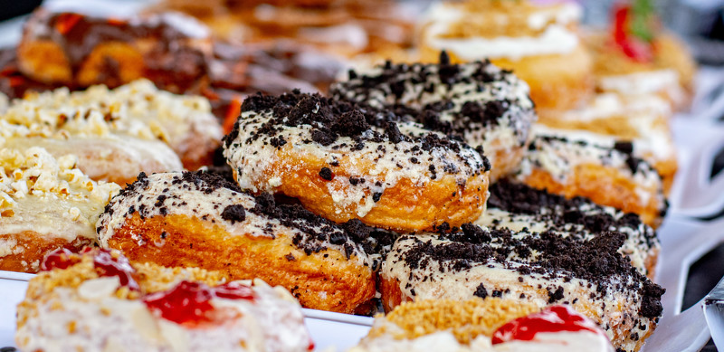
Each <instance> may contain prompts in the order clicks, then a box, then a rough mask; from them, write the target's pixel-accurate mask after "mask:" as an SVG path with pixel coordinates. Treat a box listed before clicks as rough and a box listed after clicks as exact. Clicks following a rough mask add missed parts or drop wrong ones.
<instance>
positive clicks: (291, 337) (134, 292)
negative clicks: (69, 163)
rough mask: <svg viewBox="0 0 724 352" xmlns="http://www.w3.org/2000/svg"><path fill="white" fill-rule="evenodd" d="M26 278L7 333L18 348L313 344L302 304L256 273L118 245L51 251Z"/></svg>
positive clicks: (159, 351) (294, 347) (96, 351)
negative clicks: (236, 277) (149, 260)
mask: <svg viewBox="0 0 724 352" xmlns="http://www.w3.org/2000/svg"><path fill="white" fill-rule="evenodd" d="M43 266H44V269H45V270H48V271H45V272H42V273H40V274H39V275H38V276H36V277H34V278H33V279H32V280H30V283H29V286H28V290H27V293H26V295H25V299H24V300H23V302H21V303H20V305H19V306H18V320H17V331H16V334H15V341H16V343H17V344H18V347H20V348H21V349H23V350H24V351H45V352H54V351H76V350H77V351H85V352H101V351H103V352H107V351H152V352H167V351H237V352H243V351H270V352H271V351H274V352H292V351H296V352H302V351H310V350H312V349H313V344H312V343H311V340H310V336H309V332H308V331H307V329H306V327H305V326H304V317H303V315H302V310H301V309H300V307H299V303H297V302H296V301H295V300H294V299H293V298H292V297H291V296H290V295H289V293H288V292H286V290H284V289H281V288H278V287H277V288H272V287H270V286H269V285H267V284H265V283H264V282H263V281H261V280H254V281H253V282H242V281H232V282H228V281H226V279H225V277H224V276H223V275H220V274H218V273H215V272H207V271H205V270H202V269H197V268H173V269H170V268H164V267H160V266H158V265H154V264H141V263H136V262H129V261H128V259H127V258H125V257H123V256H122V255H121V254H120V252H118V251H106V250H92V251H89V252H86V253H84V254H83V255H82V256H81V255H74V254H71V253H69V252H63V251H58V252H54V253H51V254H50V255H49V256H48V258H47V259H46V260H45V262H44V263H43Z"/></svg>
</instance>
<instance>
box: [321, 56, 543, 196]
mask: <svg viewBox="0 0 724 352" xmlns="http://www.w3.org/2000/svg"><path fill="white" fill-rule="evenodd" d="M528 92H529V90H528V85H527V84H526V83H525V82H523V81H521V80H520V79H518V78H517V77H516V76H515V75H513V74H512V73H511V72H510V71H505V70H501V69H500V68H498V67H496V66H494V65H492V64H490V62H489V61H476V62H471V63H467V64H450V62H449V59H448V58H447V56H446V54H445V53H444V52H443V53H442V54H441V56H440V63H439V64H420V63H416V64H412V65H408V64H392V63H390V62H389V61H388V62H387V63H386V64H385V65H384V66H378V67H376V68H374V69H373V70H371V71H369V72H355V71H350V72H349V78H348V80H346V81H343V82H339V83H337V84H334V85H332V87H331V89H330V93H331V94H332V95H333V96H334V99H336V100H338V101H349V102H353V103H358V104H362V105H369V106H371V107H373V108H378V109H390V110H393V111H395V113H397V114H398V115H400V116H403V117H405V118H406V119H409V120H413V121H415V122H418V123H420V124H422V125H424V126H425V127H426V128H428V129H431V130H434V131H438V132H441V133H444V134H447V135H455V136H457V137H459V138H461V139H462V140H464V141H465V142H466V143H468V144H470V145H471V146H473V147H477V146H482V148H483V150H484V151H485V153H486V155H487V156H488V157H489V158H490V161H491V164H492V171H491V175H490V177H491V180H492V181H493V182H494V181H495V180H497V179H498V178H500V177H502V176H505V175H506V174H508V173H509V172H510V170H512V168H514V167H515V165H517V164H518V163H519V162H520V159H521V158H522V153H523V150H525V147H526V146H527V144H528V142H529V137H530V134H529V130H530V126H531V124H532V123H533V122H535V120H536V119H537V116H536V114H535V111H534V110H533V102H532V101H531V100H530V97H529V93H528Z"/></svg>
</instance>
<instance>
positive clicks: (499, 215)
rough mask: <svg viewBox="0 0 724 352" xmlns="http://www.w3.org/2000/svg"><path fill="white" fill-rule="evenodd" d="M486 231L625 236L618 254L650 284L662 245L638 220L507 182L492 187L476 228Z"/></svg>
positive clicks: (607, 209) (583, 201)
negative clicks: (620, 234) (619, 233)
mask: <svg viewBox="0 0 724 352" xmlns="http://www.w3.org/2000/svg"><path fill="white" fill-rule="evenodd" d="M476 224H477V225H480V226H485V227H487V228H490V229H510V230H512V231H516V232H520V231H524V229H527V230H528V231H532V232H543V231H552V232H555V233H558V234H559V235H561V236H574V237H577V238H581V239H586V238H591V237H592V236H595V235H596V234H598V233H601V232H603V231H616V232H621V233H623V234H625V235H626V240H625V241H624V243H623V245H622V246H621V248H620V249H619V253H621V255H623V256H627V257H628V258H629V259H630V260H631V265H633V266H634V267H635V268H636V269H637V270H639V272H641V274H643V275H646V276H647V277H648V278H650V279H651V280H653V279H654V274H655V269H656V263H657V260H658V256H659V252H660V250H661V244H660V242H659V239H658V237H657V236H656V232H655V231H654V229H652V228H651V227H650V226H648V225H646V224H644V223H643V222H641V219H640V218H639V216H638V215H636V214H632V213H624V212H622V211H620V210H616V209H615V208H612V207H604V206H599V205H596V204H594V203H593V202H591V201H590V200H588V199H585V198H581V197H574V198H571V199H566V198H565V197H562V196H559V195H555V194H551V193H548V192H546V191H541V190H537V189H534V188H531V187H528V186H526V185H524V184H519V183H513V182H510V181H507V180H502V181H500V182H497V183H496V184H494V185H493V186H492V187H490V198H489V199H488V208H487V210H486V211H485V213H483V216H481V217H480V220H478V221H477V222H476Z"/></svg>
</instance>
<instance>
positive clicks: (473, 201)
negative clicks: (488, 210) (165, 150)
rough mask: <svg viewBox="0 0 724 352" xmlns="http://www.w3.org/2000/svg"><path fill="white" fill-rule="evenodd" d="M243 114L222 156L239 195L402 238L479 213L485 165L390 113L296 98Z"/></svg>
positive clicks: (249, 105) (269, 99)
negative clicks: (268, 196) (272, 199)
mask: <svg viewBox="0 0 724 352" xmlns="http://www.w3.org/2000/svg"><path fill="white" fill-rule="evenodd" d="M241 110H242V114H241V116H240V118H239V120H238V121H237V122H236V124H235V125H234V129H233V130H232V132H231V133H230V134H229V135H227V136H226V137H225V139H224V148H225V150H224V156H225V157H226V159H227V160H228V163H229V165H230V166H231V167H232V169H233V170H234V175H235V178H236V180H237V182H238V183H239V185H240V186H241V188H242V189H249V190H251V191H253V192H272V193H280V194H284V195H286V196H289V197H293V198H298V199H299V200H300V201H301V203H302V204H303V205H304V206H305V207H306V208H307V209H309V210H311V211H312V212H314V213H315V214H319V215H321V216H323V217H325V218H327V219H330V220H332V221H335V222H338V223H341V222H345V221H348V220H350V219H360V220H361V221H362V222H363V223H365V224H368V225H371V226H376V227H381V228H387V229H392V230H396V231H401V232H404V231H420V230H425V229H432V228H433V227H435V226H438V225H441V224H442V223H444V222H447V223H449V224H451V225H453V226H459V225H460V224H462V223H465V222H468V221H473V220H475V219H477V218H478V217H479V216H480V213H482V211H483V208H484V206H485V200H486V198H487V192H488V191H487V188H488V171H489V169H490V164H489V162H488V161H487V159H486V158H485V157H484V156H481V155H480V154H479V153H478V151H476V150H474V149H473V148H471V147H469V146H467V145H466V144H464V143H460V142H457V141H455V140H452V139H449V138H447V137H445V136H443V135H442V134H439V133H436V132H432V131H429V130H426V129H423V128H421V126H420V125H418V124H415V123H413V122H399V123H396V122H395V121H397V120H398V117H396V116H394V115H393V114H391V113H390V112H385V111H378V110H375V109H371V108H369V109H368V108H356V107H353V106H352V105H350V104H347V103H341V102H335V101H332V100H329V99H326V98H323V97H321V96H319V95H309V94H301V93H299V91H295V92H294V93H292V94H284V95H281V96H279V97H273V96H262V95H256V96H251V97H249V98H247V99H246V100H245V101H244V104H243V106H242V109H241Z"/></svg>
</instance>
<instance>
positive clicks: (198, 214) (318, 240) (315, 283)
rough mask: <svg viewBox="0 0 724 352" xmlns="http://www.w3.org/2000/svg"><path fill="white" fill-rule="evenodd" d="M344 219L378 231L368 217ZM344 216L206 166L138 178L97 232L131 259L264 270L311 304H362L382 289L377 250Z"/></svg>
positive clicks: (240, 272) (256, 273)
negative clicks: (255, 192)
mask: <svg viewBox="0 0 724 352" xmlns="http://www.w3.org/2000/svg"><path fill="white" fill-rule="evenodd" d="M272 213H273V214H275V215H270V214H272ZM239 214H243V215H239ZM300 214H301V215H303V216H304V217H299V218H296V217H295V216H301V215H300ZM343 226H347V228H352V227H354V228H356V229H357V230H358V231H363V233H364V234H366V235H369V234H370V231H372V230H371V229H368V228H366V227H365V226H364V225H362V224H361V223H358V224H357V225H356V227H355V225H353V224H349V225H343ZM343 226H339V225H336V224H333V223H331V222H329V221H326V220H324V219H321V218H318V217H316V216H314V215H312V214H311V213H309V212H308V211H306V210H304V209H301V207H299V206H298V205H297V206H284V205H279V206H277V205H275V203H274V200H273V198H271V196H269V195H268V194H266V195H263V196H261V198H256V199H255V198H254V197H252V196H250V195H248V194H245V193H241V191H240V190H239V189H238V187H236V186H235V185H234V184H233V183H231V182H229V181H225V180H223V179H220V178H219V177H217V176H215V175H211V174H207V173H205V172H198V173H195V174H192V173H184V174H180V173H172V174H156V175H151V176H148V177H143V178H142V179H139V181H137V182H136V183H135V184H134V185H131V186H129V188H127V189H126V190H125V191H124V193H123V194H122V195H120V196H118V197H116V198H114V199H113V200H112V202H111V204H110V205H109V206H108V208H107V210H106V212H105V213H104V214H103V215H102V216H101V218H100V219H99V221H98V233H99V237H100V243H101V246H102V247H104V248H114V249H120V250H121V251H123V253H124V254H125V255H126V256H128V257H129V258H130V259H131V260H136V261H141V262H152V263H156V264H159V265H162V266H168V267H199V268H203V269H207V270H214V271H219V272H220V273H221V274H222V275H224V276H225V277H228V278H229V279H231V280H239V279H251V278H260V279H263V280H264V281H266V282H269V283H270V284H272V285H280V286H283V287H285V288H287V289H288V290H290V291H291V292H292V294H293V295H294V296H295V297H296V298H297V299H299V301H300V302H301V304H302V305H303V306H305V307H307V308H314V309H322V310H327V311H335V312H341V313H355V312H357V309H358V308H359V309H365V308H367V309H369V307H366V306H365V304H366V303H367V302H368V301H369V300H371V299H372V298H373V297H374V294H375V277H376V274H375V270H376V266H377V265H378V264H376V263H377V262H378V261H379V255H376V254H368V253H367V252H366V251H365V249H364V248H363V245H362V244H361V242H360V243H358V242H355V241H354V240H353V239H352V238H351V237H350V236H351V234H352V232H349V231H347V230H345V227H343ZM366 235H365V236H366ZM365 239H366V238H365ZM362 240H363V239H362V238H360V239H359V241H362ZM360 313H367V312H364V311H362V312H360Z"/></svg>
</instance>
